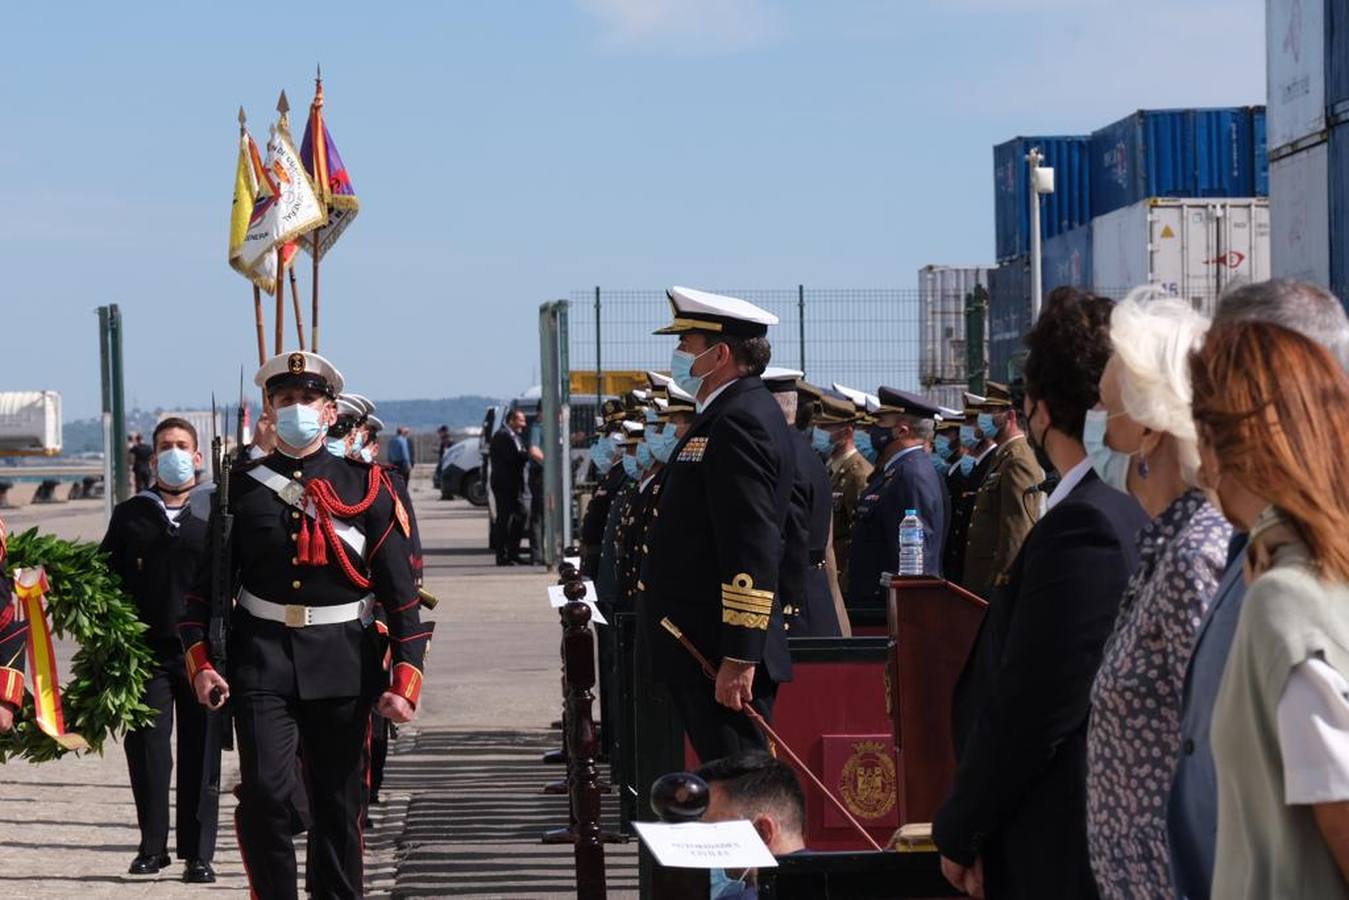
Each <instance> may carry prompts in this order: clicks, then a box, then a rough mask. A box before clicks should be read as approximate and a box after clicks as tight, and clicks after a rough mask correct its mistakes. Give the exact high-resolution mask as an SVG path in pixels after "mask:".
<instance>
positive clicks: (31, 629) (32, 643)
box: [14, 566, 89, 750]
mask: <svg viewBox="0 0 1349 900" xmlns="http://www.w3.org/2000/svg"><path fill="white" fill-rule="evenodd" d="M49 589H50V585H49V584H48V583H47V571H46V570H45V569H43V568H42V567H41V566H35V567H33V568H28V569H15V570H14V594H15V596H17V597H18V598H19V604H20V609H19V614H20V615H21V616H23V617H24V618H25V619H27V620H28V670H29V677H30V679H31V680H32V684H33V709H34V711H35V713H36V718H37V725H38V727H39V728H41V729H42V731H43V733H44V734H46V735H47V736H48V737H50V738H51V739H52V740H54V741H56V742H57V743H58V744H60V745H61V746H62V747H64V748H66V749H67V750H84V749H86V748H87V747H88V746H89V745H88V744H86V743H85V740H84V738H82V737H80V736H79V735H78V734H74V733H71V732H67V731H66V720H65V714H64V713H63V712H62V710H61V677H60V675H59V674H57V671H56V652H55V650H54V649H53V648H52V632H51V627H50V626H49V625H48V624H47V604H46V593H47V591H48V590H49Z"/></svg>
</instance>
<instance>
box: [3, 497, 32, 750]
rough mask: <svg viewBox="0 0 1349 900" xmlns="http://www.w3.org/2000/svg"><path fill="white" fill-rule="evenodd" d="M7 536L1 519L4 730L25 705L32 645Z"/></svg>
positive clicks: (11, 724) (12, 724) (8, 728)
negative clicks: (28, 652) (25, 678)
mask: <svg viewBox="0 0 1349 900" xmlns="http://www.w3.org/2000/svg"><path fill="white" fill-rule="evenodd" d="M6 537H7V535H6V532H5V523H4V521H3V520H0V733H3V732H6V731H9V730H10V729H11V728H13V727H14V717H15V716H17V715H18V714H19V712H20V710H22V709H23V654H24V651H25V650H26V649H27V648H28V623H27V622H24V621H22V620H21V619H20V618H19V604H18V602H17V601H16V600H15V599H14V581H13V579H11V578H10V577H9V567H8V565H7V564H6V556H7V555H8V546H7V544H6Z"/></svg>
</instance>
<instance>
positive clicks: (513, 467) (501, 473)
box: [488, 428, 529, 496]
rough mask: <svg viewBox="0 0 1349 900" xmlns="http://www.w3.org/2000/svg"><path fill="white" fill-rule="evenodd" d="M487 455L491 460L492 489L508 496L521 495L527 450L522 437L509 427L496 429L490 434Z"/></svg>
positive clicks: (527, 457) (523, 486) (527, 460)
mask: <svg viewBox="0 0 1349 900" xmlns="http://www.w3.org/2000/svg"><path fill="white" fill-rule="evenodd" d="M488 455H489V457H490V459H491V462H492V478H491V487H492V490H493V491H495V492H496V493H498V494H507V495H510V496H517V495H522V494H523V493H524V490H525V463H527V462H529V451H528V450H526V449H525V443H524V439H523V438H521V437H520V436H519V435H517V434H516V433H515V432H513V431H511V430H510V429H509V428H500V429H497V433H496V434H494V435H492V443H491V444H490V445H489V450H488Z"/></svg>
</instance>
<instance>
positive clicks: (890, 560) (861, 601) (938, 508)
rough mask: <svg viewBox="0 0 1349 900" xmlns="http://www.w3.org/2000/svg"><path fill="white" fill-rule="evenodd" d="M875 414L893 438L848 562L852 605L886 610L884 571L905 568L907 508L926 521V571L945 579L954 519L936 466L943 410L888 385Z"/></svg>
mask: <svg viewBox="0 0 1349 900" xmlns="http://www.w3.org/2000/svg"><path fill="white" fill-rule="evenodd" d="M877 393H878V395H879V398H880V404H879V406H877V408H876V409H875V410H874V412H873V416H874V417H875V419H876V423H877V424H876V428H877V429H879V431H878V434H877V435H873V437H872V442H873V443H877V440H878V438H884V439H887V442H884V449H883V450H882V451H881V457H880V459H878V460H877V472H879V473H880V475H879V477H878V476H877V475H875V474H873V475H872V480H871V482H870V483H869V484H868V486H867V488H866V493H865V494H864V495H863V497H862V502H861V503H859V504H858V507H857V521H856V522H855V523H854V524H853V540H852V559H851V560H850V561H849V563H848V572H849V575H848V605H849V606H872V607H876V606H884V605H885V590H884V589H883V588H882V587H881V583H880V578H881V573H882V572H891V573H893V572H896V571H898V570H899V523H900V522H901V521H902V520H903V519H904V514H905V511H906V510H910V509H912V510H916V511H917V512H918V517H919V518H920V519H922V520H923V572H924V573H925V574H928V575H934V576H937V577H940V576H941V573H942V562H941V560H942V545H943V542H944V541H945V540H946V522H947V519H948V518H949V516H950V513H949V511H948V504H949V502H950V499H949V498H948V497H947V496H946V485H945V484H943V483H942V478H941V476H940V475H938V474H937V470H936V469H934V468H933V467H932V462H931V460H930V458H929V457H928V454H927V449H928V447H929V446H930V445H931V443H932V438H933V429H934V427H935V419H936V417H937V414H938V413H937V407H936V406H933V405H932V404H931V403H929V402H927V401H926V400H924V399H923V398H921V397H918V396H915V395H913V394H910V393H908V392H907V391H899V390H896V389H894V388H889V387H882V388H880V390H879V391H878V392H877Z"/></svg>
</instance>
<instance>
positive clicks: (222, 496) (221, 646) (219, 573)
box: [207, 397, 234, 750]
mask: <svg viewBox="0 0 1349 900" xmlns="http://www.w3.org/2000/svg"><path fill="white" fill-rule="evenodd" d="M211 419H212V425H211V427H212V430H213V431H214V429H215V398H214V397H212V398H211ZM222 449H223V448H222V441H221V438H220V435H218V434H213V435H212V437H211V471H212V474H213V475H214V476H215V492H214V493H213V494H212V495H211V519H210V533H209V535H208V536H207V541H208V551H209V553H210V558H211V621H210V625H209V627H208V629H207V638H208V642H209V646H210V650H211V661H212V663H214V665H215V667H216V668H217V669H218V670H219V671H221V672H227V671H228V667H227V665H226V656H227V644H228V637H229V619H230V613H231V612H232V606H233V605H234V567H233V566H232V565H231V560H230V533H231V532H232V531H233V529H234V515H233V513H231V512H230V469H231V468H233V464H234V458H233V454H230V453H223V452H222ZM219 700H220V689H219V688H216V689H215V690H214V691H212V692H211V702H212V703H218V702H219ZM216 712H217V714H218V716H219V719H220V746H221V747H222V748H224V749H226V750H232V749H234V729H233V727H232V723H231V721H230V710H229V705H228V704H225V705H224V706H221V707H220V709H219V710H217V711H216Z"/></svg>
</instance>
